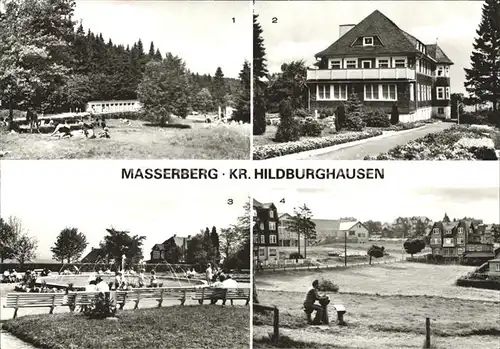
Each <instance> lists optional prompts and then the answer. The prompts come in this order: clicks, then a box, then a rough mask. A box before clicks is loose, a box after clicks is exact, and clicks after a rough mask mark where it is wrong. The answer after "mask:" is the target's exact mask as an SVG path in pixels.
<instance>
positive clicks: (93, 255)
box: [81, 247, 106, 263]
mask: <svg viewBox="0 0 500 349" xmlns="http://www.w3.org/2000/svg"><path fill="white" fill-rule="evenodd" d="M105 260H106V254H105V253H104V250H103V249H102V248H94V247H92V250H91V251H90V252H89V253H88V254H87V255H86V256H85V257H83V258H82V259H81V263H99V262H104V261H105Z"/></svg>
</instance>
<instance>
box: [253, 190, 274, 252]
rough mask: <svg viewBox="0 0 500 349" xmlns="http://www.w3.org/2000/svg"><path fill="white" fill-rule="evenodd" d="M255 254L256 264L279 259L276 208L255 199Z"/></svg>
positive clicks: (271, 204)
mask: <svg viewBox="0 0 500 349" xmlns="http://www.w3.org/2000/svg"><path fill="white" fill-rule="evenodd" d="M252 210H253V215H252V218H253V229H252V231H253V248H254V251H253V254H254V261H256V262H270V261H277V260H278V259H279V243H278V224H279V216H278V210H277V208H276V206H275V205H274V204H273V203H272V202H269V203H262V202H260V201H257V200H255V199H253V205H252Z"/></svg>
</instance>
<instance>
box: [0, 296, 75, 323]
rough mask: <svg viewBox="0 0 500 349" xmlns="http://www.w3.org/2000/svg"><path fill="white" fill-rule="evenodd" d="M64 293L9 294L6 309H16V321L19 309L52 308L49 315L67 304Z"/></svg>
mask: <svg viewBox="0 0 500 349" xmlns="http://www.w3.org/2000/svg"><path fill="white" fill-rule="evenodd" d="M65 296H66V295H65V294H64V293H33V292H26V293H9V294H8V295H7V302H6V304H5V305H4V306H3V307H4V308H14V309H15V310H14V317H13V318H14V319H15V318H16V317H17V311H18V310H19V308H50V312H49V314H52V313H53V312H54V308H55V307H57V306H61V305H63V304H64V303H65V298H66V297H65Z"/></svg>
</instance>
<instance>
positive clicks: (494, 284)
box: [456, 278, 500, 290]
mask: <svg viewBox="0 0 500 349" xmlns="http://www.w3.org/2000/svg"><path fill="white" fill-rule="evenodd" d="M456 285H457V286H463V287H474V288H484V289H488V290H500V281H497V280H475V279H468V278H460V279H458V280H457V281H456Z"/></svg>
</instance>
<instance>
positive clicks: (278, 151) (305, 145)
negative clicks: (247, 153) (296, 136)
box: [253, 130, 382, 160]
mask: <svg viewBox="0 0 500 349" xmlns="http://www.w3.org/2000/svg"><path fill="white" fill-rule="evenodd" d="M381 134H382V131H379V130H368V131H362V132H350V133H340V134H336V135H332V136H327V137H317V138H304V139H301V140H299V141H295V142H286V143H276V144H266V145H262V146H257V147H254V149H253V159H254V160H265V159H270V158H274V157H278V156H283V155H288V154H295V153H300V152H303V151H306V150H314V149H321V148H325V147H330V146H333V145H338V144H343V143H349V142H354V141H358V140H361V139H366V138H371V137H375V136H380V135H381Z"/></svg>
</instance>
